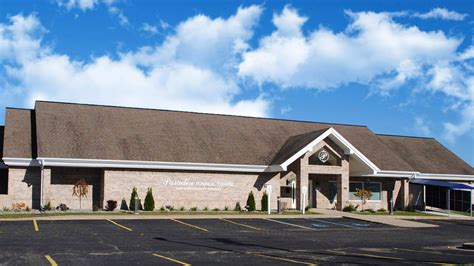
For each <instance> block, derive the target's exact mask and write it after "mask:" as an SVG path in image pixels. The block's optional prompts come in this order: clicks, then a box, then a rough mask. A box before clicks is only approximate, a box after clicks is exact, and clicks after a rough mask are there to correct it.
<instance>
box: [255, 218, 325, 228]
mask: <svg viewBox="0 0 474 266" xmlns="http://www.w3.org/2000/svg"><path fill="white" fill-rule="evenodd" d="M264 220H267V221H272V222H275V223H280V224H285V225H289V226H293V227H298V228H303V229H309V230H316V229H314V228H311V227H307V226H303V225H298V224H290V223H287V222H282V221H278V220H273V219H270V218H264Z"/></svg>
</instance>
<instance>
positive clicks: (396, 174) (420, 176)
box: [363, 170, 474, 181]
mask: <svg viewBox="0 0 474 266" xmlns="http://www.w3.org/2000/svg"><path fill="white" fill-rule="evenodd" d="M363 176H373V177H398V178H400V177H405V178H409V179H430V180H451V181H474V175H457V174H430V173H420V172H410V171H383V170H382V171H378V172H376V173H375V174H371V175H363Z"/></svg>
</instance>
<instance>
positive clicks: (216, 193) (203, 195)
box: [104, 170, 280, 210]
mask: <svg viewBox="0 0 474 266" xmlns="http://www.w3.org/2000/svg"><path fill="white" fill-rule="evenodd" d="M279 177H280V176H279V174H278V173H276V174H275V173H268V174H246V173H216V172H191V171H189V172H184V171H183V172H174V171H145V170H105V171H104V201H107V200H116V201H117V202H118V204H119V205H120V202H121V201H122V199H125V200H126V202H127V204H128V202H129V201H130V195H131V191H132V189H133V187H137V189H138V195H139V198H140V199H141V200H142V203H143V201H144V200H145V196H146V192H147V189H148V188H149V187H151V188H152V189H153V195H154V199H155V206H156V208H160V207H164V206H173V207H174V208H175V209H178V208H181V207H184V208H186V209H190V208H193V207H197V208H199V209H201V210H202V209H204V208H206V207H207V208H208V209H210V210H211V209H214V208H218V209H221V210H222V209H224V208H225V207H228V208H229V209H233V208H234V207H235V205H236V203H237V202H239V203H240V206H242V208H243V207H244V206H245V205H246V201H247V197H248V194H249V192H250V190H251V191H252V192H253V194H254V196H255V202H256V206H257V209H260V208H261V206H260V205H261V204H260V200H261V198H262V195H263V192H264V190H265V189H264V185H265V184H271V185H272V191H273V193H272V197H271V205H272V209H274V208H276V201H277V196H278V195H279V191H280V180H279V179H280V178H279Z"/></svg>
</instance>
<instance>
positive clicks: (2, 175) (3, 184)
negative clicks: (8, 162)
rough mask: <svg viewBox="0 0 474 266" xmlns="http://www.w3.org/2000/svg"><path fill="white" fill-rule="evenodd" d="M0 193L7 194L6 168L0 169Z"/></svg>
mask: <svg viewBox="0 0 474 266" xmlns="http://www.w3.org/2000/svg"><path fill="white" fill-rule="evenodd" d="M0 194H8V169H0Z"/></svg>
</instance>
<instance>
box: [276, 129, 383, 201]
mask: <svg viewBox="0 0 474 266" xmlns="http://www.w3.org/2000/svg"><path fill="white" fill-rule="evenodd" d="M298 137H299V138H300V139H303V140H304V139H305V138H306V141H307V143H308V144H307V145H306V146H304V147H302V148H301V149H300V151H299V152H297V153H296V154H295V155H296V156H298V157H297V158H294V157H295V156H293V157H292V158H293V161H291V163H290V164H289V165H288V167H287V171H286V172H283V173H282V185H283V186H284V185H285V184H286V185H287V186H288V185H290V186H291V184H296V186H295V189H296V191H292V193H291V196H292V197H293V198H292V202H291V203H292V204H289V206H291V207H294V208H296V209H299V210H301V209H302V208H303V206H304V207H310V208H336V209H337V210H342V209H343V208H344V207H345V206H347V205H348V204H350V201H351V199H350V181H349V179H350V176H358V175H363V174H370V173H372V172H373V169H372V168H371V165H370V162H369V163H367V162H366V161H365V160H364V157H363V155H361V154H360V152H358V151H356V150H355V148H353V147H352V145H351V144H350V143H349V142H347V141H346V140H345V139H344V138H343V137H342V136H340V135H339V134H338V133H337V132H336V131H335V130H333V129H332V128H330V129H328V130H326V131H323V132H319V135H318V132H315V133H314V135H313V136H312V137H313V139H312V141H308V138H307V136H298ZM292 145H297V140H293V143H292ZM290 159H291V158H290ZM287 162H288V161H287ZM283 165H284V163H283ZM303 189H306V191H303ZM303 192H304V193H303ZM378 193H380V192H378ZM303 195H304V198H303ZM295 203H296V204H295ZM295 205H296V206H295Z"/></svg>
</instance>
